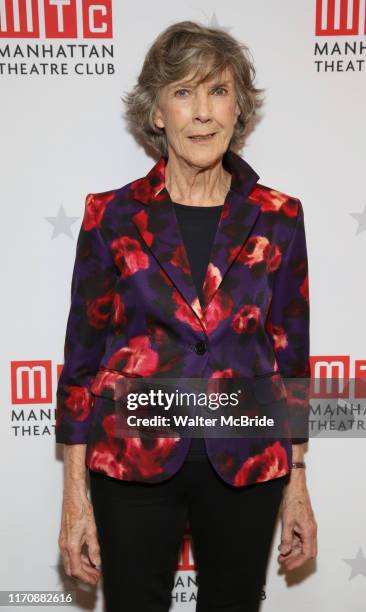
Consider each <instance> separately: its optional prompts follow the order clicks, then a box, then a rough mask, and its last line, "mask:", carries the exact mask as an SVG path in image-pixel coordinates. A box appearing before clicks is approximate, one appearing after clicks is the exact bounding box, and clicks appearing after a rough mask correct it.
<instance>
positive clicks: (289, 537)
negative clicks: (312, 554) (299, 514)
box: [278, 522, 294, 555]
mask: <svg viewBox="0 0 366 612" xmlns="http://www.w3.org/2000/svg"><path fill="white" fill-rule="evenodd" d="M293 544H294V542H293V525H292V522H291V523H290V522H288V523H286V522H285V523H284V524H283V527H282V533H281V543H280V545H279V547H278V548H279V550H280V552H281V554H282V555H286V554H288V553H289V552H290V550H291V548H292V546H293Z"/></svg>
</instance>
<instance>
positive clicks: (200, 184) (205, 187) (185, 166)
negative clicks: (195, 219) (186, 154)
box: [165, 153, 231, 206]
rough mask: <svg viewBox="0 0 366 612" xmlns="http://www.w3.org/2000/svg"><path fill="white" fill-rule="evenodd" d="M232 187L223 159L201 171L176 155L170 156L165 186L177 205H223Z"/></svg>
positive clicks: (166, 169)
mask: <svg viewBox="0 0 366 612" xmlns="http://www.w3.org/2000/svg"><path fill="white" fill-rule="evenodd" d="M230 184H231V174H230V172H227V171H226V170H225V169H224V167H223V165H222V159H221V160H218V161H217V163H215V164H213V165H212V166H210V167H208V168H198V167H196V166H193V165H191V164H189V163H188V162H187V161H186V160H184V159H182V158H178V157H177V156H176V155H175V154H174V153H173V154H169V157H168V161H167V164H166V167H165V185H166V188H167V190H168V192H169V196H170V199H171V200H172V201H173V202H176V203H177V204H179V203H181V204H193V205H195V206H215V205H218V204H222V203H223V202H224V201H225V198H226V195H227V192H228V191H229V189H230Z"/></svg>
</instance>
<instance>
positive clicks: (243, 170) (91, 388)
mask: <svg viewBox="0 0 366 612" xmlns="http://www.w3.org/2000/svg"><path fill="white" fill-rule="evenodd" d="M166 163H167V158H166V157H164V156H163V157H161V158H160V159H159V161H158V162H157V163H156V164H155V165H154V166H153V168H152V169H151V170H150V171H149V172H148V174H147V175H146V176H144V177H142V178H140V179H138V180H134V181H133V182H131V183H129V184H127V185H125V186H123V187H120V188H117V189H112V190H110V191H106V192H103V193H93V194H88V195H87V197H86V202H85V212H84V217H83V221H82V225H81V228H80V232H79V236H78V240H77V246H76V257H75V264H74V270H73V276H72V284H71V307H70V311H69V316H68V320H67V327H66V338H65V347H64V366H63V369H62V371H61V374H60V377H59V381H58V387H57V408H56V442H60V443H65V444H86V445H87V449H86V450H87V452H86V465H87V466H88V467H89V468H90V469H92V470H95V471H98V472H102V473H104V474H107V475H109V476H112V477H114V478H117V479H120V480H135V481H149V482H160V481H163V480H166V479H167V478H169V477H170V476H171V475H173V474H174V473H175V472H176V471H177V470H178V469H179V468H180V466H181V465H182V464H183V462H184V459H185V457H186V455H187V452H188V449H189V445H190V438H188V437H180V436H173V437H157V436H156V437H155V438H154V439H153V440H151V439H150V440H149V439H148V440H146V439H143V437H140V436H138V435H137V436H136V437H131V436H123V435H121V434H120V432H119V430H118V427H116V418H117V416H116V414H117V412H118V411H116V409H115V408H116V403H117V402H121V398H123V393H124V391H123V384H124V383H126V382H127V383H130V382H131V379H133V378H134V377H140V378H141V377H145V378H146V377H147V378H154V377H157V378H164V377H172V378H175V379H179V378H196V377H200V378H202V379H219V378H223V377H229V378H230V377H248V378H253V379H255V378H256V377H264V378H262V380H267V381H269V382H270V383H271V389H272V390H273V382H274V381H275V380H276V378H281V377H282V376H287V377H295V378H297V379H298V378H302V377H308V376H309V375H310V365H309V289H308V262H307V251H306V240H305V229H304V213H303V208H302V205H301V202H300V200H299V199H298V198H295V197H291V196H289V195H286V194H285V193H281V192H280V191H277V190H275V189H271V188H270V187H268V186H265V185H262V184H260V183H258V179H259V176H258V174H257V173H256V172H255V171H254V170H253V169H252V168H251V166H250V165H249V164H248V163H247V162H246V161H244V160H243V159H242V158H241V157H240V156H239V155H237V154H236V153H234V152H233V151H231V150H228V151H227V152H226V153H225V155H224V157H223V164H224V167H225V168H226V169H227V170H228V171H229V172H230V173H231V175H232V180H231V187H230V190H229V192H228V194H227V197H226V200H225V203H224V206H223V209H222V212H221V217H220V221H219V225H218V229H217V233H216V236H215V240H214V245H213V248H212V251H211V258H210V263H209V265H208V268H207V272H206V277H205V280H204V285H203V303H200V301H199V299H198V296H197V293H196V289H195V286H194V282H193V278H192V275H191V271H190V266H189V262H188V258H187V254H186V252H185V249H184V245H183V243H182V239H181V235H180V231H179V227H178V224H177V219H176V217H175V212H174V207H173V206H172V202H171V200H170V197H169V193H168V191H167V189H166V186H165V180H164V177H165V166H166ZM286 402H287V406H288V408H289V410H292V409H294V410H295V409H296V406H297V399H296V397H295V395H292V393H287V396H286ZM307 440H308V437H307V436H304V437H301V438H295V437H291V435H289V436H286V437H278V438H274V439H272V438H268V437H267V438H260V437H257V438H251V439H250V438H236V439H228V438H212V437H207V438H205V445H206V450H207V454H208V458H209V460H210V461H211V463H212V465H213V467H214V468H215V470H216V471H217V473H218V474H219V475H220V476H221V478H223V479H224V480H225V481H226V482H227V483H229V484H231V485H233V486H236V487H239V486H245V485H247V484H252V483H257V482H263V481H266V480H270V479H272V478H277V477H280V476H283V475H285V474H287V473H288V472H289V470H290V469H291V467H290V466H291V459H292V444H293V443H300V442H305V441H307Z"/></svg>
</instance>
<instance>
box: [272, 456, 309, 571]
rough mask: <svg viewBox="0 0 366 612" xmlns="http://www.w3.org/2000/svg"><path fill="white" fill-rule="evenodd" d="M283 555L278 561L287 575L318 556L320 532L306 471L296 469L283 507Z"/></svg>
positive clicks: (281, 508) (281, 514)
mask: <svg viewBox="0 0 366 612" xmlns="http://www.w3.org/2000/svg"><path fill="white" fill-rule="evenodd" d="M280 516H281V521H282V533H281V544H280V545H279V546H278V549H279V550H280V554H279V556H278V557H277V560H278V561H279V563H281V564H282V566H283V568H284V569H285V571H290V570H293V569H295V568H296V567H300V566H301V565H303V564H304V563H305V562H306V561H307V560H308V559H315V557H316V555H317V529H318V525H317V523H316V520H315V516H314V512H313V509H312V506H311V502H310V497H309V493H308V489H307V485H306V480H305V473H304V470H303V469H302V468H297V469H293V470H292V471H291V477H290V481H289V483H288V484H287V485H286V487H285V490H284V494H283V498H282V502H281V507H280Z"/></svg>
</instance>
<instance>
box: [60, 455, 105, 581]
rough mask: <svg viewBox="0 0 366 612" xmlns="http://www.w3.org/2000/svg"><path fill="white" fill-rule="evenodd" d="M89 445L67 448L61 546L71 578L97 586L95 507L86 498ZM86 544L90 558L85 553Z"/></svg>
mask: <svg viewBox="0 0 366 612" xmlns="http://www.w3.org/2000/svg"><path fill="white" fill-rule="evenodd" d="M85 452H86V445H85V444H65V445H64V465H65V482H64V495H63V503H62V517H61V528H60V533H59V537H58V545H59V548H60V552H61V555H62V559H63V563H64V568H65V572H66V574H67V575H68V576H73V577H74V578H79V579H80V580H82V581H83V582H86V583H88V584H92V585H96V584H97V582H98V580H99V578H100V575H101V572H100V570H98V569H97V568H96V567H95V566H100V564H101V560H100V549H99V543H98V538H97V529H96V525H95V519H94V512H93V507H92V505H91V503H90V501H89V499H88V496H87V494H86V469H85ZM84 544H86V546H87V549H88V554H87V555H86V554H84V553H82V552H81V549H82V546H83V545H84Z"/></svg>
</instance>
